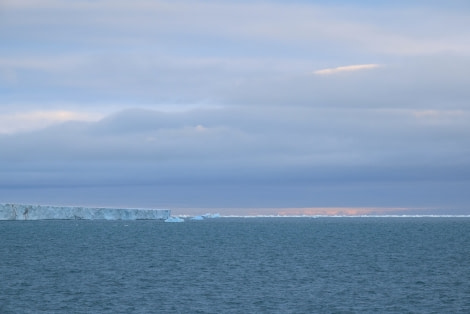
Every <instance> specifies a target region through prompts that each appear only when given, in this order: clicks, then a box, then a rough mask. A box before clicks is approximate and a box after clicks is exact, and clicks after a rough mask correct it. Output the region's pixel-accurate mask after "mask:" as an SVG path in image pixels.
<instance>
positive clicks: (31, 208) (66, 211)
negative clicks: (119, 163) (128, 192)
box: [0, 204, 171, 220]
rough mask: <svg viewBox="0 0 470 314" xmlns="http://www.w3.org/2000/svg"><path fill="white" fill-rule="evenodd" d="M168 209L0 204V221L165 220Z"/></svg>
mask: <svg viewBox="0 0 470 314" xmlns="http://www.w3.org/2000/svg"><path fill="white" fill-rule="evenodd" d="M170 215H171V211H170V210H169V209H139V208H89V207H68V206H46V205H23V204H0V220H45V219H57V220H60V219H89V220H138V219H139V220H140V219H151V220H157V219H158V220H165V219H168V218H169V217H170Z"/></svg>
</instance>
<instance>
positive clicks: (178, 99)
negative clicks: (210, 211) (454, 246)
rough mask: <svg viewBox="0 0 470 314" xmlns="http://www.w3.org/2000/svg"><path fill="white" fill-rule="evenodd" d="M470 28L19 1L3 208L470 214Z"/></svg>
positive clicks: (308, 7)
mask: <svg viewBox="0 0 470 314" xmlns="http://www.w3.org/2000/svg"><path fill="white" fill-rule="evenodd" d="M469 14H470V3H469V2H468V1H463V0H462V1H459V0H455V1H413V0H409V1H366V0H362V1H360V0H359V1H340V0H335V1H326V0H325V1H281V0H278V1H229V0H219V1H215V0H214V1H209V0H208V1H184V0H183V1H179V0H174V1H159V0H155V1H152V0H136V1H122V0H112V1H111V0H73V1H70V0H41V1H39V0H3V1H1V2H0V203H27V204H50V205H80V206H120V207H145V208H148V207H151V208H153V207H156V208H161V207H164V208H405V209H414V210H416V209H423V208H428V209H440V210H441V211H442V212H444V213H455V212H459V213H461V212H466V213H470V193H469V190H470V158H469V156H470V123H469V121H470V88H468V86H470V76H469V75H468V73H469V72H470V20H469V19H468V16H469Z"/></svg>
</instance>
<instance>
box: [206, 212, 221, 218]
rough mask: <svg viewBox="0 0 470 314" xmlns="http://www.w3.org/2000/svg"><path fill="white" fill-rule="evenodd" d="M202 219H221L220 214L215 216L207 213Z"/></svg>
mask: <svg viewBox="0 0 470 314" xmlns="http://www.w3.org/2000/svg"><path fill="white" fill-rule="evenodd" d="M202 217H203V218H220V214H219V213H215V214H211V213H207V214H204V215H202Z"/></svg>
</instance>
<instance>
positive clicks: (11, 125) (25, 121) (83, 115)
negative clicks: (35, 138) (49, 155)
mask: <svg viewBox="0 0 470 314" xmlns="http://www.w3.org/2000/svg"><path fill="white" fill-rule="evenodd" d="M99 118H101V116H100V114H97V113H87V112H73V111H65V110H60V111H32V112H16V113H5V114H0V134H12V133H16V132H25V131H32V130H36V129H41V128H45V127H48V126H50V125H53V124H57V123H63V122H66V121H96V120H98V119H99Z"/></svg>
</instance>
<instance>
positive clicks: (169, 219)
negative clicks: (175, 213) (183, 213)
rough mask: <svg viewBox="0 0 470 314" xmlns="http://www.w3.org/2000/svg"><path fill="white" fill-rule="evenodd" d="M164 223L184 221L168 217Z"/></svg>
mask: <svg viewBox="0 0 470 314" xmlns="http://www.w3.org/2000/svg"><path fill="white" fill-rule="evenodd" d="M165 222H184V219H182V218H179V217H170V218H167V219H165Z"/></svg>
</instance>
